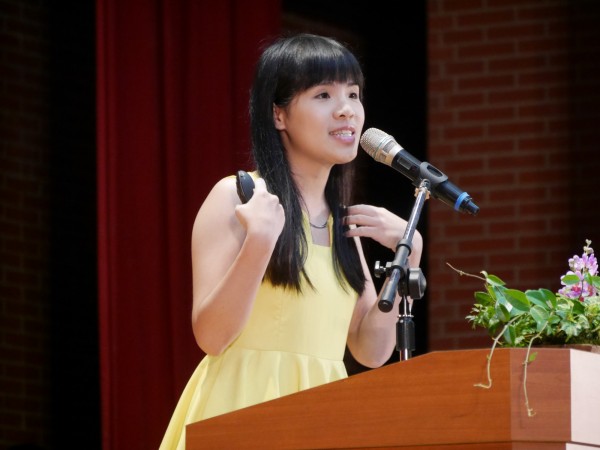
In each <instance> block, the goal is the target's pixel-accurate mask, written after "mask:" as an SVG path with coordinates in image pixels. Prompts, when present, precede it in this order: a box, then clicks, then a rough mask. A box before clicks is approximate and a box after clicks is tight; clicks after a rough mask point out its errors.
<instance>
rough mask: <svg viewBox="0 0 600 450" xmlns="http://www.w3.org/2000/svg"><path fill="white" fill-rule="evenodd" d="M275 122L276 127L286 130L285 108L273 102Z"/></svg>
mask: <svg viewBox="0 0 600 450" xmlns="http://www.w3.org/2000/svg"><path fill="white" fill-rule="evenodd" d="M273 124H274V125H275V129H277V130H279V131H282V130H285V109H283V108H281V107H279V106H277V105H276V104H275V103H273Z"/></svg>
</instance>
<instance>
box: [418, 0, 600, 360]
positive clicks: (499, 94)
mask: <svg viewBox="0 0 600 450" xmlns="http://www.w3.org/2000/svg"><path fill="white" fill-rule="evenodd" d="M599 5H600V3H599V2H594V1H591V0H576V1H568V0H429V1H428V27H429V29H428V43H429V48H428V59H429V63H428V64H429V82H428V94H429V117H428V126H429V131H428V140H429V144H428V156H429V161H430V162H432V163H434V164H435V165H436V166H438V167H439V168H440V169H441V170H443V171H444V172H445V173H446V174H448V175H449V177H450V179H451V180H452V181H453V182H454V183H455V184H457V185H458V186H460V187H461V188H463V189H464V190H466V191H467V192H469V193H470V194H471V195H472V196H473V198H474V200H475V202H476V203H477V204H478V206H480V208H481V211H480V213H479V215H477V216H475V217H473V216H466V215H461V214H458V213H455V212H454V211H452V210H450V208H448V207H446V206H445V205H442V204H441V203H439V202H436V201H430V202H429V228H428V252H429V273H428V275H427V280H428V299H429V300H428V301H429V337H430V340H429V344H430V350H436V349H455V348H473V347H483V346H489V345H490V344H491V340H490V339H489V338H488V337H487V336H485V333H483V332H482V330H473V329H472V328H471V326H470V324H468V322H467V321H466V320H465V316H466V315H467V314H468V312H469V310H470V308H471V306H472V304H473V292H474V291H475V290H480V289H481V288H482V286H483V284H482V282H480V281H479V280H475V279H471V278H467V277H460V276H458V275H457V274H456V273H455V272H454V271H453V270H451V269H450V268H449V267H448V266H447V265H446V263H450V264H452V265H453V266H454V267H456V268H458V269H461V270H464V271H465V272H469V273H473V274H478V273H479V272H480V271H481V270H486V271H488V272H489V273H493V274H496V275H498V276H500V277H501V278H502V279H503V280H504V281H505V282H507V284H509V285H510V286H511V287H514V288H517V289H528V288H532V289H536V288H539V287H546V288H548V289H551V290H554V291H556V290H557V289H558V288H559V287H560V284H559V279H560V276H561V275H562V274H563V273H564V272H565V271H566V270H567V269H568V266H567V259H568V258H569V257H571V256H572V255H573V254H581V251H582V247H583V245H584V240H585V239H586V238H589V239H592V241H594V242H595V243H596V245H597V246H599V247H598V248H600V233H599V231H598V230H600V226H598V223H600V222H599V220H598V219H599V218H600V215H599V213H598V207H597V205H598V201H599V200H600V196H599V195H598V184H597V181H596V174H597V173H598V169H599V168H600V164H599V158H598V155H597V153H598V142H599V140H598V138H599V137H600V136H599V131H598V129H599V125H600V114H599V113H598V112H597V111H598V109H599V108H598V107H599V106H600V98H599V96H598V92H599V91H600V89H599V88H600V81H599V79H600V78H599V77H598V76H597V73H598V68H599V67H598V61H599V60H600V35H599V33H598V31H597V30H598V23H600V22H599V20H600V8H599Z"/></svg>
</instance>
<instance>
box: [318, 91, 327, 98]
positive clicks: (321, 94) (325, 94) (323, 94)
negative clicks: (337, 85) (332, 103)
mask: <svg viewBox="0 0 600 450" xmlns="http://www.w3.org/2000/svg"><path fill="white" fill-rule="evenodd" d="M317 98H329V94H328V93H327V92H321V93H320V94H317Z"/></svg>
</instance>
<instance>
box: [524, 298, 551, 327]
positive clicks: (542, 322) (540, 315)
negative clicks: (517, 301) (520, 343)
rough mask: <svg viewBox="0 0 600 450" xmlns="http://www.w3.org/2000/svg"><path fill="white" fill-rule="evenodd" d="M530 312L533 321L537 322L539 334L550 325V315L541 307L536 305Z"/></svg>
mask: <svg viewBox="0 0 600 450" xmlns="http://www.w3.org/2000/svg"><path fill="white" fill-rule="evenodd" d="M529 312H530V313H531V317H533V320H535V324H536V330H537V332H538V333H539V332H540V331H542V329H543V328H544V327H545V326H546V324H547V323H548V318H549V317H550V313H549V312H548V311H547V310H546V309H545V308H543V307H541V306H539V305H534V306H533V307H532V308H531V310H530V311H529Z"/></svg>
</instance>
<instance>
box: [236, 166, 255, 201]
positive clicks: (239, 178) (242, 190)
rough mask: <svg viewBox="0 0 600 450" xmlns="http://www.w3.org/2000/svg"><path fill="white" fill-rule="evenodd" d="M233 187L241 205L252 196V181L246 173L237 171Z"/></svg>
mask: <svg viewBox="0 0 600 450" xmlns="http://www.w3.org/2000/svg"><path fill="white" fill-rule="evenodd" d="M235 185H236V187H237V193H238V196H239V197H240V200H241V201H242V203H246V202H248V200H250V199H251V198H252V194H254V180H253V179H252V177H251V176H250V174H249V173H248V172H245V171H243V170H238V171H237V174H236V175H235Z"/></svg>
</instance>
